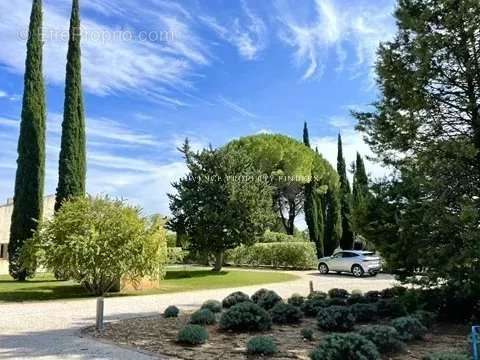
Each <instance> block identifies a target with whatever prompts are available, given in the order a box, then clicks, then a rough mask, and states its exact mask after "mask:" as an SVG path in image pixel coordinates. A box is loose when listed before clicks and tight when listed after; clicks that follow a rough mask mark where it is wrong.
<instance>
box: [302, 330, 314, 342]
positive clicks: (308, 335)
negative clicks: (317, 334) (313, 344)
mask: <svg viewBox="0 0 480 360" xmlns="http://www.w3.org/2000/svg"><path fill="white" fill-rule="evenodd" d="M300 335H302V338H303V339H305V340H308V341H312V340H313V330H312V329H310V328H305V329H302V330H300Z"/></svg>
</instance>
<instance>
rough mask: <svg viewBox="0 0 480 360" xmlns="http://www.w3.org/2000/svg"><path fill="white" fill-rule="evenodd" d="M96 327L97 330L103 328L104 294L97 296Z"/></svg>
mask: <svg viewBox="0 0 480 360" xmlns="http://www.w3.org/2000/svg"><path fill="white" fill-rule="evenodd" d="M95 328H96V329H97V331H102V330H103V296H100V297H98V298H97V321H96V324H95Z"/></svg>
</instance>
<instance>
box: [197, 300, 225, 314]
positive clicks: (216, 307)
mask: <svg viewBox="0 0 480 360" xmlns="http://www.w3.org/2000/svg"><path fill="white" fill-rule="evenodd" d="M201 308H202V309H208V310H210V311H211V312H213V313H220V312H222V303H221V302H220V301H217V300H207V301H205V302H204V303H203V304H202V307H201Z"/></svg>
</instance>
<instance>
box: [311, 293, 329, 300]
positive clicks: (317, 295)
mask: <svg viewBox="0 0 480 360" xmlns="http://www.w3.org/2000/svg"><path fill="white" fill-rule="evenodd" d="M327 297H328V294H327V293H326V292H323V291H314V292H311V293H310V294H308V296H307V299H320V300H324V299H326V298H327Z"/></svg>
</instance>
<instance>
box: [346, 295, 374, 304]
mask: <svg viewBox="0 0 480 360" xmlns="http://www.w3.org/2000/svg"><path fill="white" fill-rule="evenodd" d="M368 302H369V301H368V300H367V299H366V298H365V297H364V296H363V295H362V294H358V293H355V294H353V293H352V295H350V297H349V298H348V299H347V303H348V304H349V305H353V304H365V303H368Z"/></svg>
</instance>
